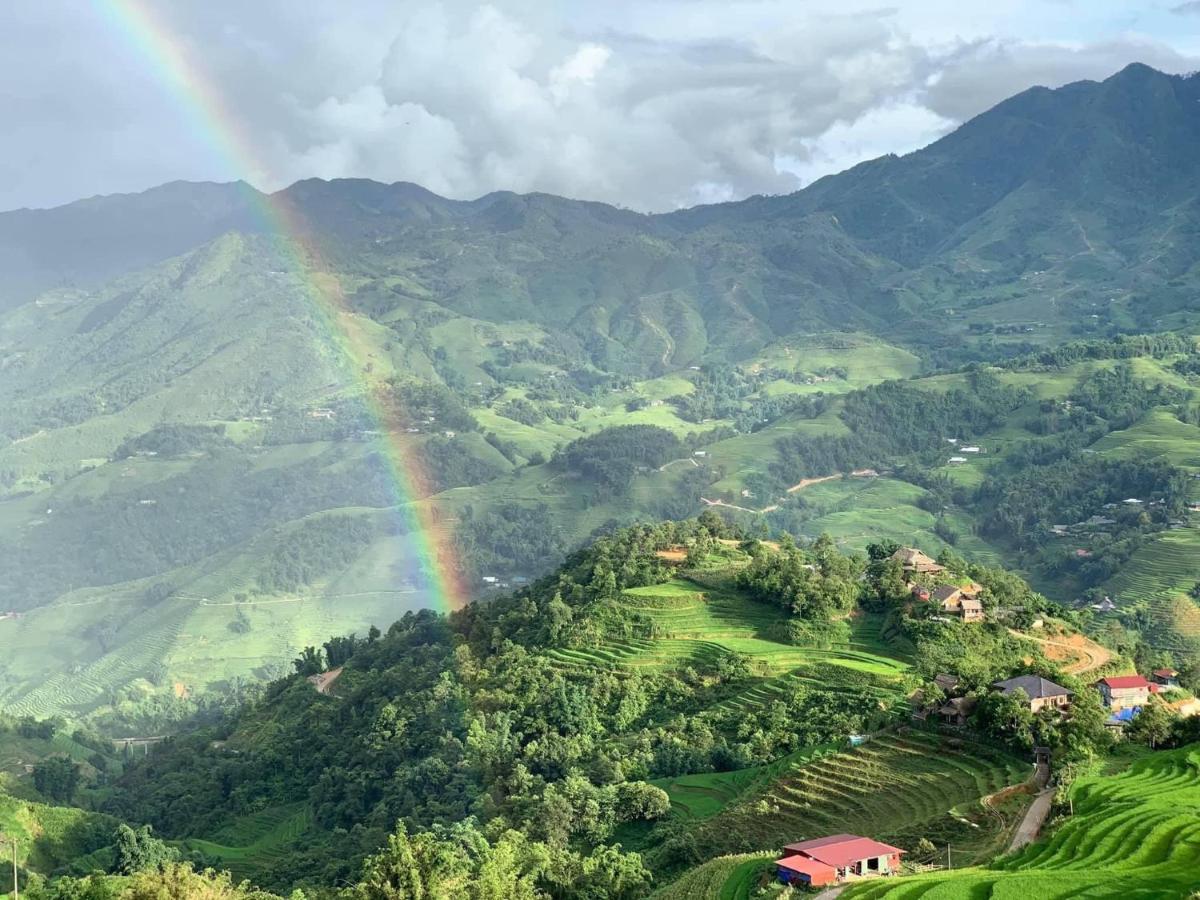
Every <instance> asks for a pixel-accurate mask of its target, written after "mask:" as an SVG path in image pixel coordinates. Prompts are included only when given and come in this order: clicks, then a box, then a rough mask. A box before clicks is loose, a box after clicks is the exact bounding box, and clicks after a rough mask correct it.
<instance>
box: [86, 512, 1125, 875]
mask: <svg viewBox="0 0 1200 900" xmlns="http://www.w3.org/2000/svg"><path fill="white" fill-rule="evenodd" d="M880 552H882V551H879V552H876V555H875V556H874V557H873V558H872V559H871V560H867V559H864V558H862V557H848V556H844V555H842V554H840V553H838V552H837V551H836V549H834V547H833V545H832V542H830V541H829V540H828V539H823V540H818V541H816V542H815V543H813V544H812V545H811V546H807V547H804V548H799V549H797V548H790V547H788V546H786V545H778V546H772V545H768V544H759V543H758V542H756V541H754V540H752V539H747V538H746V537H745V535H743V534H740V533H739V532H737V531H736V530H732V529H730V528H729V526H727V525H725V524H724V523H723V522H722V521H721V520H720V518H719V517H717V516H715V515H712V514H707V515H706V516H705V517H704V518H703V519H701V520H688V521H685V522H682V523H664V524H662V525H658V526H653V527H651V526H639V527H635V528H631V529H627V530H623V531H620V532H618V533H616V534H614V535H612V536H610V537H606V538H602V539H600V540H599V541H597V542H596V543H595V544H593V545H591V546H589V547H588V548H587V549H585V550H583V551H581V552H579V553H577V554H575V555H573V556H572V557H571V559H570V560H569V561H568V563H567V565H566V566H564V567H563V568H562V569H560V570H559V571H558V572H557V573H555V574H554V575H553V576H552V577H549V578H546V579H544V580H541V581H539V582H537V583H536V584H535V585H533V586H531V587H530V588H527V589H525V590H522V591H521V592H519V593H517V594H515V595H512V596H501V597H497V598H496V599H494V600H493V601H492V602H490V603H487V604H476V605H472V606H470V607H467V608H466V609H464V610H462V611H459V612H457V613H454V614H452V615H451V616H449V617H448V618H445V617H439V616H436V615H434V614H431V613H428V612H421V613H417V614H408V615H406V616H405V617H404V618H403V619H402V620H400V621H399V622H397V623H395V624H394V625H393V626H392V627H391V628H390V629H389V630H388V631H387V633H386V634H382V635H380V634H377V633H372V635H370V636H369V637H368V638H367V639H366V640H363V639H358V640H340V639H339V640H333V641H330V642H327V643H326V644H325V645H324V649H323V650H322V649H321V648H309V649H308V650H306V651H305V652H304V653H303V654H302V655H301V656H300V657H299V658H298V659H297V660H296V663H295V668H296V671H297V673H298V674H297V675H294V676H292V677H290V678H287V679H284V680H281V681H277V682H275V683H274V684H272V685H271V686H269V687H268V688H267V689H266V692H265V694H264V695H263V696H262V698H261V699H260V700H258V701H256V702H252V703H251V704H250V705H248V706H247V707H246V708H244V709H242V710H241V711H240V712H239V713H238V714H237V716H236V717H235V718H234V719H233V720H231V721H229V722H228V723H226V724H223V725H221V726H220V727H219V728H218V729H217V730H215V731H214V730H208V731H201V732H199V733H196V734H192V735H188V736H181V737H178V738H176V739H174V740H172V741H169V742H167V743H166V744H164V745H163V746H162V747H160V748H158V749H157V750H156V751H155V752H153V753H151V754H150V755H149V757H148V758H146V759H144V760H141V761H137V762H136V763H135V764H134V765H133V766H131V767H130V768H129V769H128V770H127V771H126V772H125V774H124V775H123V776H122V778H121V779H120V781H119V782H118V783H117V786H116V787H117V790H116V791H114V792H113V793H112V794H111V795H110V796H109V797H108V798H107V799H106V802H105V804H104V808H105V809H106V810H107V811H108V812H110V813H111V814H113V815H116V816H118V817H120V818H123V819H125V820H128V821H135V822H142V821H147V822H150V823H151V824H153V825H154V827H155V828H156V830H158V831H159V832H161V833H163V834H164V835H166V836H168V837H170V838H172V839H174V840H177V841H180V842H182V843H183V846H186V847H188V848H190V849H193V850H198V851H200V852H202V853H203V854H205V856H206V857H207V858H209V859H211V860H214V861H217V862H219V863H220V864H221V865H222V866H228V867H230V868H231V869H232V870H233V871H234V873H235V874H236V875H237V876H238V877H248V878H251V879H253V880H254V881H256V882H257V883H259V884H262V885H265V886H268V887H271V888H273V889H276V890H284V889H287V888H290V886H292V885H295V884H296V883H303V884H306V885H310V886H311V885H316V884H321V883H328V881H330V880H332V879H343V878H353V877H354V875H355V872H356V867H357V865H358V861H359V860H361V859H362V858H363V857H364V856H365V855H367V854H370V853H372V852H374V851H375V849H376V848H377V847H379V846H381V845H382V844H383V843H384V842H385V840H386V837H387V834H388V831H389V830H390V829H391V823H393V822H394V821H395V820H396V819H400V820H402V821H403V822H404V823H405V824H406V826H407V827H408V828H409V829H410V831H413V832H415V831H424V830H427V829H429V828H431V827H433V826H434V825H435V824H436V823H439V822H443V823H444V822H448V821H454V822H461V821H462V820H464V819H467V818H468V817H470V818H471V822H472V823H473V824H469V825H467V826H463V827H469V828H478V829H480V831H481V833H486V834H497V833H499V832H501V831H502V830H503V829H505V828H515V829H517V830H519V831H520V832H521V833H522V834H524V835H525V836H526V838H528V839H529V840H533V841H538V842H541V843H544V844H546V845H547V846H550V847H559V848H564V850H569V851H570V852H571V853H582V854H583V856H582V858H581V859H580V860H579V862H578V864H579V865H582V866H583V867H584V869H585V870H587V869H588V868H589V867H592V866H603V867H607V866H608V865H609V864H610V863H603V864H602V863H601V862H600V858H601V856H602V855H603V854H615V856H613V857H612V860H611V863H612V864H614V865H615V864H616V860H617V859H622V860H624V861H623V862H622V863H621V866H622V867H626V868H629V869H630V870H631V871H636V870H642V869H644V871H645V872H646V873H647V874H646V875H645V876H644V877H645V878H646V879H651V878H652V879H653V880H654V883H655V884H666V883H668V882H670V881H673V880H674V879H675V878H676V877H678V876H680V875H681V874H683V873H684V872H685V871H686V870H688V869H689V868H691V867H692V866H695V865H697V864H700V863H703V862H705V861H706V860H709V859H713V858H717V857H721V856H724V855H727V854H730V853H742V852H746V851H762V850H763V849H764V848H770V847H772V846H775V845H776V844H778V843H780V842H785V841H786V840H790V839H799V838H800V837H806V836H812V835H819V834H822V833H824V832H825V831H827V830H829V829H830V828H833V827H834V826H835V825H837V824H838V823H845V822H848V821H853V823H854V825H855V827H860V828H864V829H869V830H870V831H871V832H872V833H876V834H882V835H885V836H887V837H888V838H889V839H894V840H896V841H899V842H902V843H903V844H904V845H905V846H913V847H915V846H916V845H917V843H918V842H919V841H920V839H922V838H930V837H935V838H937V839H939V840H943V839H945V840H953V841H954V842H955V844H956V846H960V848H961V853H962V854H963V859H964V861H965V860H967V859H975V860H978V861H985V860H987V859H990V858H991V856H992V855H993V854H994V853H995V852H996V851H997V849H998V847H999V846H1001V845H1002V844H1003V842H1004V841H1005V840H1006V835H1007V833H1008V831H1009V829H1010V828H1011V826H1012V824H1013V822H1014V816H1019V815H1020V812H1021V810H1022V809H1023V806H1024V802H1025V800H1026V794H1025V792H1024V790H1023V789H1017V790H1015V791H1006V790H1005V789H1007V788H1015V787H1016V786H1019V785H1021V784H1022V783H1024V782H1025V781H1026V780H1027V779H1028V778H1029V777H1030V774H1031V767H1030V764H1029V762H1028V761H1026V760H1025V759H1023V758H1022V757H1023V756H1024V755H1025V754H1026V753H1027V751H1028V749H1029V747H1030V746H1031V744H1030V743H1027V742H1026V743H1023V741H1033V740H1034V737H1033V733H1032V732H1031V733H1030V734H1029V735H1028V736H1027V737H1026V738H1021V737H1019V736H1014V735H1011V734H1003V735H1001V734H1000V733H999V732H997V733H995V734H994V735H993V737H991V738H988V737H982V736H978V735H975V736H972V735H969V734H968V735H961V734H960V735H958V736H955V735H944V734H940V733H938V732H937V730H935V729H920V728H918V729H913V728H911V727H909V725H908V723H909V717H910V713H911V711H912V706H911V704H910V700H909V697H910V695H911V694H912V692H913V691H914V690H915V689H918V688H919V689H921V690H924V691H928V690H930V689H931V688H930V687H929V679H931V678H932V677H933V675H934V674H936V673H937V672H939V671H943V668H942V667H944V666H946V665H947V664H953V666H954V670H955V671H957V672H958V673H959V674H960V675H961V676H962V678H963V679H964V684H969V685H971V686H972V690H975V689H978V690H980V691H986V685H988V684H990V682H991V681H992V680H994V679H995V678H997V677H1001V676H1007V675H1008V674H1010V673H1011V672H1013V671H1025V670H1027V669H1028V668H1029V667H1030V666H1032V667H1034V668H1035V669H1036V670H1037V671H1043V672H1047V673H1053V674H1054V677H1056V678H1061V679H1064V680H1065V681H1066V683H1068V684H1078V685H1079V688H1078V690H1079V691H1080V693H1081V699H1080V701H1079V704H1078V709H1077V713H1076V716H1075V718H1074V719H1072V720H1071V721H1070V722H1069V723H1065V724H1062V725H1061V726H1060V725H1056V724H1054V723H1045V724H1039V725H1037V726H1036V728H1037V738H1036V739H1037V740H1039V741H1045V742H1050V743H1052V744H1054V745H1055V746H1059V745H1060V744H1061V745H1062V746H1063V747H1064V748H1065V747H1067V746H1071V747H1085V746H1090V745H1091V742H1093V741H1095V742H1099V743H1098V744H1097V745H1096V746H1101V745H1106V744H1105V742H1106V741H1107V737H1106V736H1105V735H1104V733H1103V728H1102V727H1101V726H1100V725H1099V718H1098V716H1099V714H1100V712H1099V707H1098V705H1097V706H1096V707H1095V709H1094V710H1092V708H1091V705H1090V704H1096V703H1098V701H1095V700H1091V701H1086V702H1085V700H1084V699H1083V698H1082V694H1083V693H1085V689H1084V688H1083V686H1082V682H1076V681H1075V680H1074V679H1073V678H1072V676H1070V675H1068V674H1065V673H1060V672H1059V670H1058V669H1057V667H1056V665H1055V664H1054V663H1053V662H1052V661H1050V660H1049V659H1047V658H1045V657H1044V656H1043V655H1042V654H1041V652H1040V649H1039V647H1040V645H1039V644H1038V643H1036V642H1034V641H1031V640H1027V639H1025V637H1024V636H1023V635H1024V632H1022V631H1019V630H1010V629H1009V628H1008V627H1005V626H1003V625H1002V624H1000V623H999V622H996V621H990V622H981V623H975V624H972V623H966V622H954V621H950V620H947V619H946V618H945V617H944V616H942V617H939V616H936V615H934V614H933V611H932V610H930V609H914V608H912V601H911V597H910V595H909V594H908V592H907V591H905V590H901V591H900V593H899V594H897V593H895V592H894V590H893V587H891V586H890V585H891V579H893V578H894V577H896V575H897V574H898V572H899V569H898V564H896V563H892V562H889V561H888V560H887V559H886V558H883V557H881V556H880ZM951 562H952V564H953V565H954V566H962V567H963V568H962V569H961V571H960V572H959V573H956V574H954V575H952V576H947V577H956V578H963V579H966V578H970V579H974V580H975V581H977V582H979V583H980V584H982V585H985V586H987V587H986V589H985V591H986V593H985V596H986V597H987V598H988V604H989V608H991V607H992V604H994V603H997V602H1003V603H1005V604H1006V608H1010V609H1016V608H1018V607H1020V608H1025V609H1029V610H1038V609H1047V610H1048V609H1052V608H1054V607H1053V606H1052V605H1050V604H1048V603H1047V602H1046V601H1045V600H1044V599H1042V598H1040V597H1039V596H1038V595H1036V594H1033V593H1032V592H1031V591H1029V589H1028V587H1026V586H1024V585H1023V584H1022V583H1021V582H1020V581H1019V579H1014V578H1013V577H1012V576H1011V575H1009V574H1007V573H1005V572H1003V571H1002V570H998V569H989V568H986V567H978V566H969V565H967V564H966V563H963V562H960V561H951ZM680 563H684V565H683V566H682V567H681V566H680ZM784 598H790V599H786V600H785V599H784ZM1000 598H1004V599H1003V601H1001V600H1000ZM995 608H996V609H998V607H995ZM1060 612H1063V611H1060ZM1063 614H1064V615H1070V614H1069V613H1066V612H1063ZM993 615H999V613H998V612H997V613H994V614H993ZM1005 615H1008V613H1005ZM1063 627H1064V629H1065V631H1066V633H1068V634H1070V633H1071V629H1070V628H1067V627H1066V626H1063ZM325 666H329V667H337V668H339V669H340V675H339V676H338V678H337V680H336V682H335V683H334V684H333V687H332V688H331V689H330V690H329V691H327V692H325V693H318V692H317V691H316V690H315V689H314V688H313V686H312V684H310V683H309V681H307V680H306V679H305V678H302V677H300V676H301V675H309V674H316V673H317V672H319V671H321V670H322V668H324V667H325ZM401 687H402V689H401ZM1086 693H1087V695H1088V696H1089V697H1094V696H1095V692H1092V691H1086ZM1093 713H1094V714H1093ZM981 721H982V720H981ZM980 727H981V728H982V729H984V730H986V728H987V727H989V726H986V725H981V726H980ZM1096 729H1099V730H1096ZM851 735H860V736H861V735H867V736H869V738H870V739H869V740H867V741H866V742H865V743H863V742H862V740H863V739H862V738H861V737H860V738H857V739H856V740H854V741H851V740H850V736H851ZM1064 752H1065V751H1064ZM280 760H287V761H288V762H287V765H286V766H282V767H281V766H280ZM231 779H232V781H234V782H236V783H238V784H239V785H242V786H243V787H242V789H240V790H239V791H238V792H237V794H236V796H231V795H229V794H228V792H227V791H226V790H225V789H224V788H223V787H222V785H223V784H227V783H230V780H231ZM935 787H936V789H934V788H935ZM998 794H1001V795H1002V799H999V800H989V799H988V798H992V797H993V795H998ZM985 801H986V802H985ZM839 827H840V826H839ZM609 845H612V846H609ZM572 858H574V857H572ZM588 859H591V860H592V861H591V862H588V861H587V860H588ZM575 864H576V863H573V862H572V863H570V864H569V866H573V865H575ZM605 871H607V869H605ZM605 877H607V876H605ZM576 889H578V885H576V887H574V888H566V887H562V888H561V889H559V888H552V889H549V890H550V892H551V894H553V895H555V896H575V894H573V893H572V891H574V890H576ZM630 896H634V894H630Z"/></svg>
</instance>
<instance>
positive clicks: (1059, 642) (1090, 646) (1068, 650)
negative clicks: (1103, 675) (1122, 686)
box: [1009, 628, 1113, 675]
mask: <svg viewBox="0 0 1200 900" xmlns="http://www.w3.org/2000/svg"><path fill="white" fill-rule="evenodd" d="M1009 633H1010V634H1012V635H1014V636H1016V637H1019V638H1024V639H1025V640H1027V641H1033V642H1034V643H1035V644H1040V645H1041V646H1043V647H1045V648H1046V656H1048V657H1049V658H1050V659H1052V660H1054V661H1055V662H1063V661H1065V660H1067V659H1070V660H1073V662H1070V663H1068V664H1067V665H1065V666H1063V671H1064V672H1066V673H1067V674H1068V675H1083V674H1085V673H1087V672H1093V671H1095V670H1096V669H1100V668H1103V667H1104V666H1106V665H1108V664H1109V663H1110V662H1112V658H1113V654H1112V651H1111V650H1109V649H1108V648H1106V647H1102V646H1100V645H1099V644H1097V643H1096V642H1095V641H1093V640H1091V639H1089V638H1086V637H1084V636H1083V635H1082V634H1072V635H1070V636H1068V637H1064V638H1060V639H1053V638H1043V637H1035V636H1034V635H1032V634H1023V633H1022V632H1020V631H1016V630H1014V629H1012V628H1010V629H1009Z"/></svg>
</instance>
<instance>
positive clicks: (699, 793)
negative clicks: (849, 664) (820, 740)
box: [653, 744, 838, 820]
mask: <svg viewBox="0 0 1200 900" xmlns="http://www.w3.org/2000/svg"><path fill="white" fill-rule="evenodd" d="M837 752H838V745H834V744H828V745H823V746H819V747H806V748H805V749H803V750H798V751H796V752H795V753H792V754H789V755H788V756H785V757H783V758H782V759H778V760H775V761H774V762H771V763H768V764H767V765H764V766H753V767H751V768H749V769H738V770H737V771H735V772H704V773H701V774H698V775H680V776H677V777H675V778H660V779H658V780H656V781H654V782H653V783H654V784H656V785H658V786H659V787H660V788H662V789H663V790H665V791H666V792H667V794H668V796H670V798H671V814H672V815H673V816H675V817H677V818H681V819H689V820H699V819H706V818H709V817H710V816H714V815H716V814H717V813H719V812H720V811H721V810H723V809H725V807H727V806H729V805H730V804H731V803H733V802H734V801H735V800H737V799H738V798H739V797H740V796H742V795H743V794H745V793H747V792H748V791H751V790H753V789H755V788H757V787H762V786H764V785H766V784H769V783H770V782H771V781H772V780H774V779H776V778H780V777H783V776H785V775H786V774H787V773H789V772H792V771H794V770H796V769H799V768H800V767H801V766H804V765H807V764H808V763H811V762H813V761H814V760H817V759H820V758H821V757H823V756H829V755H831V754H834V753H837Z"/></svg>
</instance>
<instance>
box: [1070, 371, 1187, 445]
mask: <svg viewBox="0 0 1200 900" xmlns="http://www.w3.org/2000/svg"><path fill="white" fill-rule="evenodd" d="M1187 397H1188V392H1186V391H1182V390H1180V389H1179V388H1175V387H1171V386H1169V385H1165V384H1146V383H1145V382H1142V381H1139V380H1138V379H1136V378H1135V377H1134V374H1133V367H1132V366H1131V365H1130V364H1129V363H1127V362H1122V363H1119V364H1118V365H1117V366H1115V367H1114V368H1112V369H1101V370H1100V371H1098V372H1093V373H1092V374H1091V375H1089V376H1088V377H1087V378H1085V379H1084V380H1083V381H1082V382H1081V383H1080V384H1079V386H1078V387H1077V388H1075V390H1074V391H1072V392H1071V395H1070V398H1069V399H1070V400H1071V402H1072V403H1077V404H1079V405H1080V406H1082V407H1084V408H1085V409H1087V410H1089V411H1090V412H1091V413H1093V414H1094V415H1096V416H1097V417H1099V418H1101V419H1104V420H1106V422H1107V423H1108V429H1109V430H1113V429H1118V428H1128V427H1129V426H1130V425H1132V424H1133V423H1134V422H1136V421H1137V420H1138V419H1140V418H1141V417H1142V416H1143V415H1145V414H1146V412H1147V411H1148V410H1151V409H1153V408H1154V407H1156V406H1174V405H1177V404H1179V403H1182V402H1183V401H1185V400H1186V399H1187Z"/></svg>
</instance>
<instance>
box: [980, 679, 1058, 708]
mask: <svg viewBox="0 0 1200 900" xmlns="http://www.w3.org/2000/svg"><path fill="white" fill-rule="evenodd" d="M992 688H993V690H997V691H999V692H1000V693H1002V694H1012V693H1015V692H1016V691H1023V692H1024V694H1025V697H1026V698H1027V699H1028V702H1029V710H1030V712H1037V711H1038V710H1041V709H1046V708H1047V707H1049V708H1050V709H1063V708H1065V707H1067V706H1070V705H1071V698H1072V697H1073V696H1074V692H1072V691H1069V690H1067V689H1066V688H1065V687H1063V686H1062V685H1061V684H1055V683H1054V682H1053V681H1050V680H1049V679H1048V678H1042V677H1040V676H1038V675H1019V676H1017V677H1016V678H1007V679H1005V680H1004V681H996V682H993V683H992Z"/></svg>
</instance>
